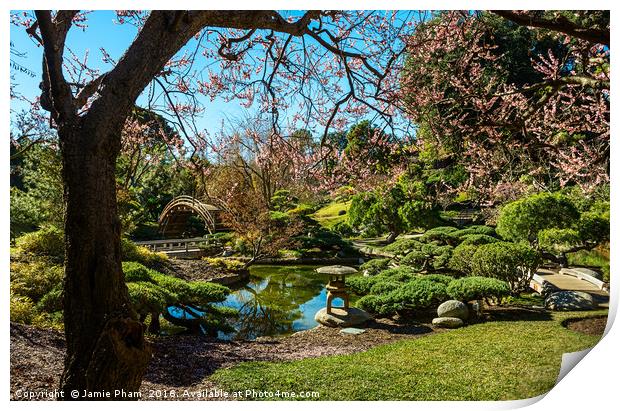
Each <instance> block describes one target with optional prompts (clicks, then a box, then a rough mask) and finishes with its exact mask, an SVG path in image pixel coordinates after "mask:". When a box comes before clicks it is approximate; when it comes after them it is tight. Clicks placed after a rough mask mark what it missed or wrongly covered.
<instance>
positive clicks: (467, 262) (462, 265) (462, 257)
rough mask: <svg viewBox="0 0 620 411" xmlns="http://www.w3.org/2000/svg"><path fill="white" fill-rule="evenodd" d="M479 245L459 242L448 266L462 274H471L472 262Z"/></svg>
mask: <svg viewBox="0 0 620 411" xmlns="http://www.w3.org/2000/svg"><path fill="white" fill-rule="evenodd" d="M477 249H478V247H476V246H475V245H470V244H459V245H458V246H456V247H455V248H454V250H453V251H452V257H451V258H450V261H449V262H448V267H449V268H450V269H452V270H454V271H458V272H459V273H461V274H465V275H469V274H471V272H472V267H471V262H472V259H473V257H474V254H475V253H476V250H477Z"/></svg>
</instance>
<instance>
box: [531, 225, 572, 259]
mask: <svg viewBox="0 0 620 411" xmlns="http://www.w3.org/2000/svg"><path fill="white" fill-rule="evenodd" d="M580 243H581V238H580V235H579V232H578V231H577V230H574V229H572V228H548V229H546V230H540V231H539V232H538V246H539V247H540V248H541V249H542V250H545V251H547V252H549V253H552V254H556V255H560V254H563V253H566V252H568V251H570V250H572V249H573V248H574V247H576V246H577V245H579V244H580Z"/></svg>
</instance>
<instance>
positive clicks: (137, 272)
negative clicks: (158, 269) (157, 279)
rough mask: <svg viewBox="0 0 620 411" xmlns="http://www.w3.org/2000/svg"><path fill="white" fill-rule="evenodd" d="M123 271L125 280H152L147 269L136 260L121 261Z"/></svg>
mask: <svg viewBox="0 0 620 411" xmlns="http://www.w3.org/2000/svg"><path fill="white" fill-rule="evenodd" d="M123 273H125V281H126V282H138V281H149V282H152V281H153V279H152V278H151V275H150V273H149V269H148V268H146V267H145V266H143V265H142V264H140V263H138V262H136V261H123Z"/></svg>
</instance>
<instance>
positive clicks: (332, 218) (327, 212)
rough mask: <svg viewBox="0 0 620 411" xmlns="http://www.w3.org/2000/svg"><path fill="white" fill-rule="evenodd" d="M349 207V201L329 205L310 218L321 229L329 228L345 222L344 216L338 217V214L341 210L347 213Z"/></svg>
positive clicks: (345, 216) (345, 217)
mask: <svg viewBox="0 0 620 411" xmlns="http://www.w3.org/2000/svg"><path fill="white" fill-rule="evenodd" d="M350 206H351V201H347V202H344V203H331V204H328V205H326V206H325V207H323V208H321V209H319V210H317V211H316V212H315V213H314V214H312V215H311V217H312V218H314V219H315V220H316V221H318V222H319V224H321V225H322V226H323V227H325V228H331V227H333V226H334V225H336V224H338V223H339V222H341V221H346V220H347V215H346V214H343V215H338V213H339V212H340V211H342V210H345V211H348V210H349V207H350Z"/></svg>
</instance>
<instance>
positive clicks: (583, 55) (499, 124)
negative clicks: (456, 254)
mask: <svg viewBox="0 0 620 411" xmlns="http://www.w3.org/2000/svg"><path fill="white" fill-rule="evenodd" d="M497 13H498V14H501V15H505V16H507V17H508V18H510V19H511V20H517V21H518V24H525V25H530V26H534V27H545V28H548V29H551V30H560V31H546V32H544V33H538V32H536V31H535V30H530V29H527V30H526V31H525V32H524V31H518V28H519V26H518V25H517V24H512V23H506V21H501V19H499V21H498V19H497V18H496V19H493V18H492V16H491V15H489V14H487V13H469V12H459V11H453V12H445V13H441V14H439V15H438V16H437V17H436V18H435V19H433V20H431V21H429V22H428V23H427V24H423V25H421V26H419V27H418V29H417V30H416V32H415V34H414V35H413V36H411V38H410V39H409V48H408V64H407V67H406V69H405V71H404V73H403V75H402V78H401V83H402V86H403V89H402V94H401V95H402V97H403V101H405V104H406V111H407V113H408V115H409V116H410V117H411V119H412V120H413V121H414V122H415V123H416V124H418V125H422V126H423V128H422V129H419V131H421V132H420V133H419V134H418V138H419V141H420V142H421V143H422V142H426V143H430V144H434V145H439V146H442V147H443V148H444V149H445V148H446V147H448V148H450V149H448V152H449V154H448V156H451V158H452V161H455V162H460V163H461V164H463V165H464V166H465V167H466V168H467V170H468V172H469V174H470V179H469V181H468V182H467V186H469V187H476V188H477V189H478V190H480V191H482V194H483V196H485V197H486V198H489V197H491V196H492V194H493V192H494V191H496V190H497V188H498V187H499V186H503V188H502V190H504V191H505V189H506V186H507V185H512V186H513V187H514V188H517V187H518V186H519V185H521V184H522V183H524V180H523V179H526V180H527V181H525V182H528V184H535V185H536V186H537V187H538V189H541V188H546V187H548V185H549V184H553V183H555V182H559V185H560V186H561V187H562V186H565V185H570V184H577V185H580V186H581V187H583V188H584V189H586V190H587V189H590V188H592V187H594V186H597V185H599V184H601V183H604V182H606V181H608V180H609V104H610V96H609V48H608V47H606V46H605V28H604V27H603V28H592V29H591V30H589V31H588V30H587V28H581V29H579V27H581V26H579V25H578V24H577V23H572V22H571V21H570V20H567V18H564V17H557V16H555V14H554V15H553V16H555V17H553V18H548V17H545V16H546V15H542V14H540V13H538V14H536V15H534V13H531V17H532V18H531V19H530V18H526V17H525V16H529V15H530V14H528V13H527V12H510V13H508V12H497ZM587 13H588V12H581V14H580V13H575V16H576V17H575V20H577V21H579V19H580V18H582V17H583V16H584V15H585V16H590V14H587ZM534 17H537V18H539V19H541V21H538V20H536V19H535V18H534ZM607 17H608V16H607ZM583 18H585V17H583ZM525 20H527V22H524V21H525ZM542 20H545V21H547V20H549V21H553V22H555V23H554V24H551V23H549V24H543V22H542ZM603 20H604V16H603ZM559 22H562V23H563V24H562V25H560V24H559ZM506 24H512V26H508V30H510V33H513V34H510V33H509V34H506V33H507V32H506V31H502V30H501V27H506ZM498 27H500V29H498ZM606 30H607V34H606V36H607V37H606V38H607V43H608V38H609V32H608V30H609V21H608V19H607V27H606ZM592 32H596V33H597V36H594V34H593V33H592ZM510 35H514V36H520V37H516V39H515V38H513V41H512V42H510V39H511V37H510ZM510 47H513V48H514V49H510ZM515 49H516V50H515ZM519 49H520V50H524V51H525V53H527V54H520V55H517V51H518V50H519ZM516 57H518V58H516ZM511 59H512V60H511ZM524 59H527V60H529V61H527V60H526V61H523V60H524ZM524 64H528V65H529V67H528V66H525V67H524ZM518 70H520V71H519V74H518V76H515V74H516V72H517V71H518ZM524 73H527V76H526V75H525V74H524ZM523 185H525V184H523Z"/></svg>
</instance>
